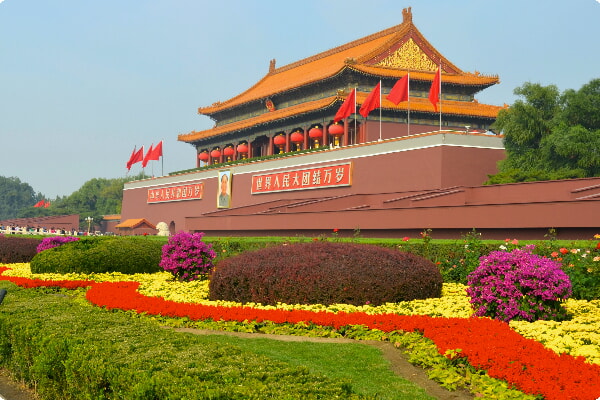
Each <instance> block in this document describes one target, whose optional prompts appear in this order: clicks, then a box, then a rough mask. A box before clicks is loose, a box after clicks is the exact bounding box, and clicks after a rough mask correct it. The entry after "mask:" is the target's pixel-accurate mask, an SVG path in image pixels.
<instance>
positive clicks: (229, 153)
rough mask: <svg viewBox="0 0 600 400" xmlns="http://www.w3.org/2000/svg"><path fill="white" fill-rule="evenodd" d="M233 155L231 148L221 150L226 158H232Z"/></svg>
mask: <svg viewBox="0 0 600 400" xmlns="http://www.w3.org/2000/svg"><path fill="white" fill-rule="evenodd" d="M233 153H234V151H233V147H232V146H228V147H225V148H224V149H223V155H224V156H226V157H231V156H233Z"/></svg>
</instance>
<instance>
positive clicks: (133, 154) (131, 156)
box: [127, 146, 137, 170]
mask: <svg viewBox="0 0 600 400" xmlns="http://www.w3.org/2000/svg"><path fill="white" fill-rule="evenodd" d="M136 147H137V146H134V147H133V151H132V152H131V155H130V156H129V160H128V161H127V169H128V170H130V169H131V165H132V163H133V157H135V152H136V150H135V149H136Z"/></svg>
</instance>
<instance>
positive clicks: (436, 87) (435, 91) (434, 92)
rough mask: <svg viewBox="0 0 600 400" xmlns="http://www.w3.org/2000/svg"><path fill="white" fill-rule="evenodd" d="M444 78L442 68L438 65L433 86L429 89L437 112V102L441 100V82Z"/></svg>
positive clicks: (430, 99)
mask: <svg viewBox="0 0 600 400" xmlns="http://www.w3.org/2000/svg"><path fill="white" fill-rule="evenodd" d="M441 80H442V68H441V67H438V70H437V72H436V73H435V77H434V78H433V82H431V88H430V89H429V101H430V102H431V104H433V109H434V110H435V111H436V112H437V103H439V101H440V82H441Z"/></svg>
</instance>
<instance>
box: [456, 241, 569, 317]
mask: <svg viewBox="0 0 600 400" xmlns="http://www.w3.org/2000/svg"><path fill="white" fill-rule="evenodd" d="M532 247H533V246H525V248H523V249H515V250H512V251H510V252H506V251H493V252H491V253H490V254H489V255H488V256H484V257H481V263H480V265H479V267H478V268H477V269H476V270H475V271H473V272H472V273H471V274H470V275H469V277H468V285H469V288H468V289H467V294H468V295H469V297H471V300H470V302H471V305H472V307H473V309H474V310H475V314H474V315H475V316H479V317H491V318H495V319H498V320H501V321H505V322H509V321H512V320H524V321H530V322H531V321H536V320H539V319H543V320H549V319H550V320H558V321H560V320H564V319H566V318H567V312H566V310H565V309H564V308H563V306H562V302H561V301H562V300H565V299H567V298H569V297H570V296H571V281H570V280H569V277H568V276H567V274H565V273H564V272H563V271H562V270H561V268H560V264H559V263H557V262H555V261H553V260H550V259H549V258H546V257H541V256H539V255H537V254H533V253H532Z"/></svg>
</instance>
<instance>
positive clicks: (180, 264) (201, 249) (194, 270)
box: [159, 232, 216, 282]
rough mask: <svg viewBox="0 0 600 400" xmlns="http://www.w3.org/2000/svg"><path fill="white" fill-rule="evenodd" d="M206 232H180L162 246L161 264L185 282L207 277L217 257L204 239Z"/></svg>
mask: <svg viewBox="0 0 600 400" xmlns="http://www.w3.org/2000/svg"><path fill="white" fill-rule="evenodd" d="M203 236H204V233H202V232H198V233H187V232H179V233H178V234H176V235H174V236H171V237H170V238H169V241H168V242H167V244H165V245H164V246H163V247H162V258H161V260H160V264H159V265H160V266H161V267H162V268H163V269H164V270H165V271H167V272H170V273H171V274H173V276H174V277H175V278H176V279H177V280H179V281H184V282H190V281H194V280H197V279H206V277H207V276H208V273H209V272H210V270H211V269H212V268H213V263H212V260H213V259H214V258H215V257H216V254H215V252H214V251H213V249H212V245H210V244H206V243H204V242H203V241H202V237H203Z"/></svg>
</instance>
